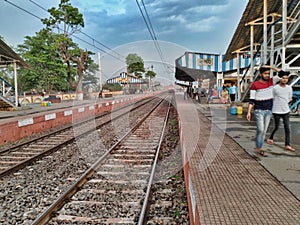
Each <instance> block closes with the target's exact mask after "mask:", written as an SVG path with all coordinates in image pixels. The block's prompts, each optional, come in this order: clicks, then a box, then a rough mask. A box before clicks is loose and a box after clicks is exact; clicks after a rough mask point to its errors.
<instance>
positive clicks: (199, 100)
mask: <svg viewBox="0 0 300 225" xmlns="http://www.w3.org/2000/svg"><path fill="white" fill-rule="evenodd" d="M201 94H202V88H201V86H200V85H199V86H198V102H199V103H201Z"/></svg>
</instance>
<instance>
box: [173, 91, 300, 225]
mask: <svg viewBox="0 0 300 225" xmlns="http://www.w3.org/2000/svg"><path fill="white" fill-rule="evenodd" d="M176 106H177V109H178V112H179V120H180V130H181V148H182V151H183V158H184V162H185V178H186V183H187V187H188V192H189V204H190V209H191V219H192V224H201V225H207V224H224V225H225V224H226V225H228V224H236V225H241V224H243V225H244V224H249V225H250V224H251V225H253V224H259V225H260V224H273V225H274V224H278V225H279V224H280V225H281V224H295V225H296V224H299V221H300V210H299V207H300V201H299V199H300V173H299V171H300V163H299V159H300V154H299V153H300V149H299V148H297V150H296V153H287V152H285V151H284V150H283V149H282V148H281V147H280V143H278V145H274V146H268V145H265V147H264V148H265V149H266V150H267V151H268V153H269V157H264V158H259V160H257V159H256V158H253V157H252V154H253V152H254V144H255V143H254V136H255V122H254V121H253V122H248V121H246V119H245V117H244V116H243V115H239V116H237V115H230V113H229V112H230V107H229V106H228V105H225V104H210V105H207V104H199V103H197V102H196V101H192V100H191V99H188V100H184V99H183V93H177V94H176Z"/></svg>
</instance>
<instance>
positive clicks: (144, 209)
mask: <svg viewBox="0 0 300 225" xmlns="http://www.w3.org/2000/svg"><path fill="white" fill-rule="evenodd" d="M172 100H173V98H172V99H171V101H170V102H169V105H168V111H167V113H166V116H165V120H164V125H163V127H162V131H161V136H160V139H159V143H158V146H157V148H156V155H155V158H154V162H153V166H152V170H151V174H150V178H149V181H148V184H147V191H146V194H145V198H144V202H143V207H142V210H141V213H140V217H139V220H138V225H143V224H144V223H145V216H146V212H147V208H148V202H149V198H150V195H151V188H152V183H153V179H154V175H155V169H156V165H157V161H158V157H159V153H160V149H161V144H162V142H163V139H164V133H165V129H166V126H167V122H168V118H169V114H170V108H171V102H172Z"/></svg>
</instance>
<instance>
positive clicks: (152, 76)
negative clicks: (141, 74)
mask: <svg viewBox="0 0 300 225" xmlns="http://www.w3.org/2000/svg"><path fill="white" fill-rule="evenodd" d="M145 76H146V77H150V78H154V77H155V76H156V73H155V72H153V71H152V70H148V71H147V72H146V74H145Z"/></svg>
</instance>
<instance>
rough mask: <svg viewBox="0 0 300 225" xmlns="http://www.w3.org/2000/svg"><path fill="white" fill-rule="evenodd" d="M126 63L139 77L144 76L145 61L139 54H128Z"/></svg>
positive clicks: (131, 71)
mask: <svg viewBox="0 0 300 225" xmlns="http://www.w3.org/2000/svg"><path fill="white" fill-rule="evenodd" d="M126 64H127V67H128V72H129V73H134V75H136V76H137V77H139V78H142V73H141V72H145V68H144V61H143V59H142V58H141V57H140V56H138V55H137V54H132V53H131V54H128V55H127V57H126Z"/></svg>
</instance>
